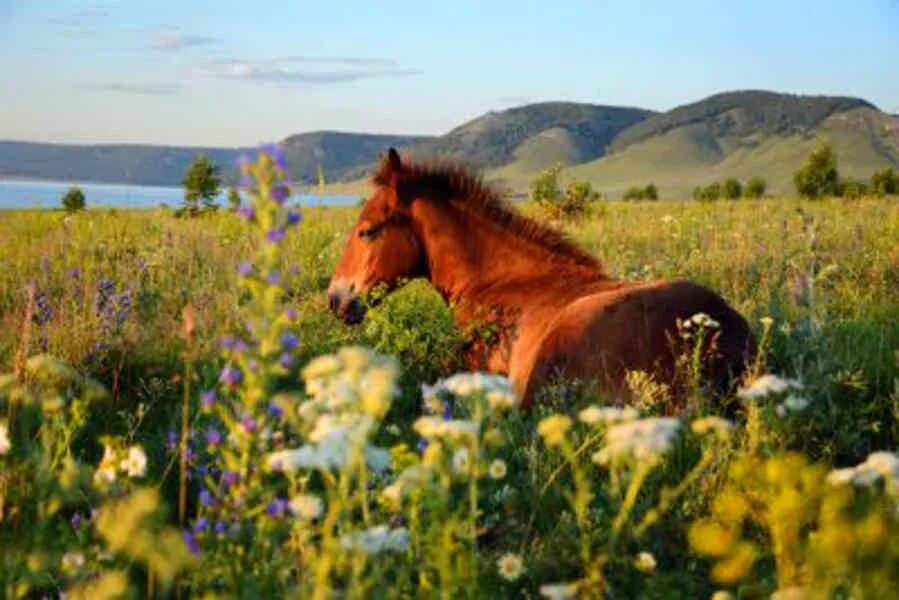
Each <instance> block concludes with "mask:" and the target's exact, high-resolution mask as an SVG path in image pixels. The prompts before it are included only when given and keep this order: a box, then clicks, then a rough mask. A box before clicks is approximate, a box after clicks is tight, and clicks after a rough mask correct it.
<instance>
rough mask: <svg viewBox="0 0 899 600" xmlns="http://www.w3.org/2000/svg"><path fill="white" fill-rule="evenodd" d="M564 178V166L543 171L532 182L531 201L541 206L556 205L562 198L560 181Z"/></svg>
mask: <svg viewBox="0 0 899 600" xmlns="http://www.w3.org/2000/svg"><path fill="white" fill-rule="evenodd" d="M561 177H562V165H556V166H554V167H550V168H548V169H545V170H544V171H542V172H541V173H540V174H539V175H537V176H536V177H535V178H534V180H533V181H532V182H531V200H533V201H534V202H536V203H537V204H538V205H539V206H542V207H546V206H549V205H552V204H555V203H557V202H558V201H559V198H560V197H561V196H562V190H561V187H560V184H559V180H560V178H561Z"/></svg>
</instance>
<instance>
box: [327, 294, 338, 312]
mask: <svg viewBox="0 0 899 600" xmlns="http://www.w3.org/2000/svg"><path fill="white" fill-rule="evenodd" d="M339 306H340V296H339V295H338V294H328V308H330V309H331V310H332V311H334V310H337V308H338V307H339Z"/></svg>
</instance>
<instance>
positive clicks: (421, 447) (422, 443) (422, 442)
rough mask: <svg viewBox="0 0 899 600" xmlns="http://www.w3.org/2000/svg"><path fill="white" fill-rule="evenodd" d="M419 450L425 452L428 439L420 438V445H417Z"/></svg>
mask: <svg viewBox="0 0 899 600" xmlns="http://www.w3.org/2000/svg"><path fill="white" fill-rule="evenodd" d="M416 447H417V448H418V451H419V452H424V451H425V450H427V448H428V440H426V439H424V438H421V439H420V440H418V445H417V446H416Z"/></svg>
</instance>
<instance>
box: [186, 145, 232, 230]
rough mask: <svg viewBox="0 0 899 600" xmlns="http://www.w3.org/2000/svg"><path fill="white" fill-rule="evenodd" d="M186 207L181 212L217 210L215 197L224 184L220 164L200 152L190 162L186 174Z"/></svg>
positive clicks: (192, 214) (192, 213) (192, 212)
mask: <svg viewBox="0 0 899 600" xmlns="http://www.w3.org/2000/svg"><path fill="white" fill-rule="evenodd" d="M182 185H183V186H184V207H183V209H182V211H181V213H180V214H186V215H187V216H191V217H192V216H196V215H198V214H199V213H201V212H203V211H208V210H215V209H216V208H217V205H216V203H215V199H216V197H217V196H218V194H219V190H220V189H221V186H222V179H221V176H220V174H219V168H218V166H217V165H216V164H215V163H214V162H212V161H211V160H209V159H208V158H206V157H205V156H203V155H202V154H200V155H199V156H197V157H196V158H195V159H194V161H193V162H192V163H191V164H190V167H188V169H187V173H186V174H185V175H184V181H182Z"/></svg>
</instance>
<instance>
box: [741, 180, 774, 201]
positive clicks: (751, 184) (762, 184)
mask: <svg viewBox="0 0 899 600" xmlns="http://www.w3.org/2000/svg"><path fill="white" fill-rule="evenodd" d="M767 189H768V183H767V182H766V181H765V180H764V179H763V178H761V177H759V176H758V175H756V176H754V177H750V178H749V181H747V182H746V187H745V188H744V189H743V195H744V196H746V197H747V198H761V197H763V196H764V195H765V191H766V190H767Z"/></svg>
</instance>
